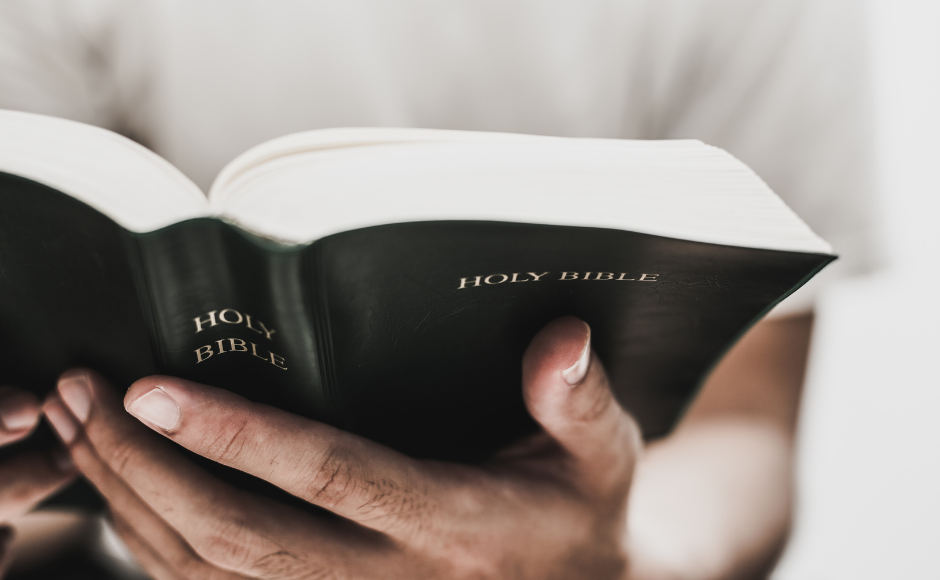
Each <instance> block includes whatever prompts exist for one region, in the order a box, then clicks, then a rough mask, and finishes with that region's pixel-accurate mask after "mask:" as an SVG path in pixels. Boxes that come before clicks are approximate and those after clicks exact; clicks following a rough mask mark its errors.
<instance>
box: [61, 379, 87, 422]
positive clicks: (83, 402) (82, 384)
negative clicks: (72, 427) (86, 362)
mask: <svg viewBox="0 0 940 580" xmlns="http://www.w3.org/2000/svg"><path fill="white" fill-rule="evenodd" d="M59 396H60V397H62V401H63V402H64V403H65V404H66V406H68V408H69V410H70V411H72V414H73V415H75V418H76V419H78V420H79V421H80V422H82V423H84V422H85V421H86V420H88V414H89V413H91V389H89V388H88V380H87V379H86V378H85V377H84V376H82V375H77V376H74V377H66V378H63V379H61V380H60V381H59Z"/></svg>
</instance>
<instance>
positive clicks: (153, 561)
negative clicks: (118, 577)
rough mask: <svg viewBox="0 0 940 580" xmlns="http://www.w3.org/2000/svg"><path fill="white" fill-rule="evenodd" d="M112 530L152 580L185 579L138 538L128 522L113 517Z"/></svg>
mask: <svg viewBox="0 0 940 580" xmlns="http://www.w3.org/2000/svg"><path fill="white" fill-rule="evenodd" d="M113 524H114V531H115V532H117V535H118V536H119V537H120V538H121V541H123V542H124V545H125V546H127V549H128V550H130V552H131V554H133V555H134V560H136V561H137V564H138V565H139V566H140V567H141V568H143V570H144V571H145V572H146V573H147V576H149V577H150V578H152V579H153V580H187V579H186V577H185V576H180V575H179V574H177V573H176V572H175V571H174V570H173V569H172V568H170V567H169V566H168V565H167V564H166V562H164V561H163V559H162V558H160V556H159V555H158V554H157V553H156V552H154V550H153V548H151V547H150V546H148V545H147V543H146V542H144V541H143V540H141V539H140V537H138V536H137V534H136V533H135V532H134V531H133V528H131V526H130V524H128V523H127V522H125V521H124V520H122V519H119V518H117V517H116V516H115V517H114V520H113Z"/></svg>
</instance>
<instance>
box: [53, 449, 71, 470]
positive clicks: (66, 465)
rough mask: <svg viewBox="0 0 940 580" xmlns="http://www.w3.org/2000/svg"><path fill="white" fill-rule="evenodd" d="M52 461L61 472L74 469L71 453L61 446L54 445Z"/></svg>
mask: <svg viewBox="0 0 940 580" xmlns="http://www.w3.org/2000/svg"><path fill="white" fill-rule="evenodd" d="M52 463H53V464H55V467H56V469H58V470H59V471H61V472H63V473H67V472H69V471H72V470H73V469H75V462H74V461H72V454H71V453H69V451H68V449H63V448H62V447H56V448H55V449H53V450H52Z"/></svg>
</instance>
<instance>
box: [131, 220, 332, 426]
mask: <svg viewBox="0 0 940 580" xmlns="http://www.w3.org/2000/svg"><path fill="white" fill-rule="evenodd" d="M129 237H130V239H129V245H130V246H131V251H130V254H131V261H132V268H133V269H134V270H135V278H136V281H137V284H138V293H139V295H140V296H141V298H142V302H143V303H144V311H145V319H146V320H147V323H148V325H149V327H150V335H151V340H152V343H153V353H154V358H155V360H156V362H157V367H158V369H159V372H161V373H163V374H168V375H173V376H178V377H181V378H185V379H189V380H193V381H197V382H201V383H205V384H210V385H213V386H217V387H222V388H226V389H228V390H231V391H234V392H236V393H238V394H240V395H242V396H244V397H246V398H248V399H251V400H253V401H256V402H261V403H265V404H271V405H274V406H277V407H280V408H283V409H288V410H290V411H292V412H294V413H298V414H301V415H305V416H308V417H311V418H315V419H318V420H322V421H327V422H333V420H334V416H335V413H334V411H333V407H332V405H331V401H330V400H329V399H328V397H327V395H326V391H325V388H324V382H323V380H322V378H321V376H322V373H321V368H322V365H321V363H320V358H321V355H320V352H321V348H320V347H319V346H318V345H319V342H320V341H319V340H318V335H317V332H316V319H317V317H316V315H315V313H314V308H315V307H316V304H315V300H314V299H312V293H313V292H314V288H313V286H312V284H311V281H310V280H309V278H310V277H309V276H308V275H307V272H308V270H310V266H309V262H310V261H311V254H312V251H313V250H312V248H309V247H305V248H288V247H284V246H279V245H276V244H273V243H270V242H267V241H264V240H260V239H256V238H253V237H252V236H250V235H249V234H246V233H244V232H242V231H241V230H238V229H236V228H235V227H233V226H230V225H229V224H226V223H224V222H222V221H220V220H216V219H198V220H191V221H188V222H183V223H180V224H176V225H174V226H170V227H168V228H165V229H162V230H159V231H157V232H152V233H147V234H129Z"/></svg>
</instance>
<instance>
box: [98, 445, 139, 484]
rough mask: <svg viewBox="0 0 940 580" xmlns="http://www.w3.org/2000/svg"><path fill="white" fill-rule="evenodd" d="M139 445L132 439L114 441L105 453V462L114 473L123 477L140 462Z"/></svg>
mask: <svg viewBox="0 0 940 580" xmlns="http://www.w3.org/2000/svg"><path fill="white" fill-rule="evenodd" d="M140 456H141V451H140V445H139V444H138V443H137V442H135V441H134V440H132V439H129V438H125V439H121V440H120V441H116V442H115V443H114V444H113V445H112V446H111V448H110V449H108V453H107V459H106V461H107V463H108V465H110V466H111V469H112V470H114V472H115V473H116V474H118V475H119V476H120V477H122V478H124V477H125V476H126V475H127V474H128V472H129V471H130V470H133V469H134V466H135V465H136V464H138V463H139V462H140Z"/></svg>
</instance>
